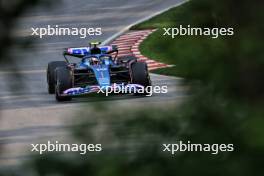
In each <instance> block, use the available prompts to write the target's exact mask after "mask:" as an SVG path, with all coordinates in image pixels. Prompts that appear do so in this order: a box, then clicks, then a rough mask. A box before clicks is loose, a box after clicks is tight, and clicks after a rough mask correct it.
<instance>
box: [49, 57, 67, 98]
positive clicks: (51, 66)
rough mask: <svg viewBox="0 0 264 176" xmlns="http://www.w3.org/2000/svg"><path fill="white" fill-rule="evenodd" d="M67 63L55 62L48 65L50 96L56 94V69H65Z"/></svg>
mask: <svg viewBox="0 0 264 176" xmlns="http://www.w3.org/2000/svg"><path fill="white" fill-rule="evenodd" d="M66 65H67V63H66V62H65V61H54V62H50V63H49V64H48V68H47V83H48V92H49V94H54V93H55V69H56V68H57V67H64V66H66Z"/></svg>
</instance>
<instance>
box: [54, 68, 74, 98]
mask: <svg viewBox="0 0 264 176" xmlns="http://www.w3.org/2000/svg"><path fill="white" fill-rule="evenodd" d="M55 73H56V75H55V78H56V85H55V97H56V100H57V101H70V100H71V99H72V98H71V97H68V96H63V95H62V94H63V92H64V91H65V90H67V89H70V88H72V77H71V73H70V70H68V69H67V68H66V67H58V68H56V70H55Z"/></svg>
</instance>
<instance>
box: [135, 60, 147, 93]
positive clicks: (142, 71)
mask: <svg viewBox="0 0 264 176" xmlns="http://www.w3.org/2000/svg"><path fill="white" fill-rule="evenodd" d="M131 77H132V83H133V84H139V85H142V86H144V88H145V89H146V88H147V87H148V86H151V81H150V77H149V72H148V66H147V64H146V63H145V62H135V63H133V64H132V65H131ZM137 94H140V93H137ZM141 94H143V95H146V94H147V92H146V91H144V92H143V93H141Z"/></svg>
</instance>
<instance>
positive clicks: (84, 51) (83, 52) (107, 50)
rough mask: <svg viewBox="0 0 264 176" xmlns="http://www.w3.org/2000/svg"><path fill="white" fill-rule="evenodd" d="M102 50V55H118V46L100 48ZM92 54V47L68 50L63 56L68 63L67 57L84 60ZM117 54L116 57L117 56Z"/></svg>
mask: <svg viewBox="0 0 264 176" xmlns="http://www.w3.org/2000/svg"><path fill="white" fill-rule="evenodd" d="M98 48H99V49H100V50H101V53H100V54H112V53H114V52H116V53H117V54H118V48H117V46H116V45H111V46H100V47H98ZM90 54H91V47H79V48H66V49H65V50H64V52H63V56H64V58H65V60H66V61H67V62H69V61H68V59H67V58H66V56H73V57H78V58H83V57H84V56H87V55H90ZM117 54H116V56H117Z"/></svg>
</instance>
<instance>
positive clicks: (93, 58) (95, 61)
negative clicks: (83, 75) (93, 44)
mask: <svg viewBox="0 0 264 176" xmlns="http://www.w3.org/2000/svg"><path fill="white" fill-rule="evenodd" d="M99 62H100V61H99V59H98V58H97V57H92V58H91V64H92V65H98V64H99Z"/></svg>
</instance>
